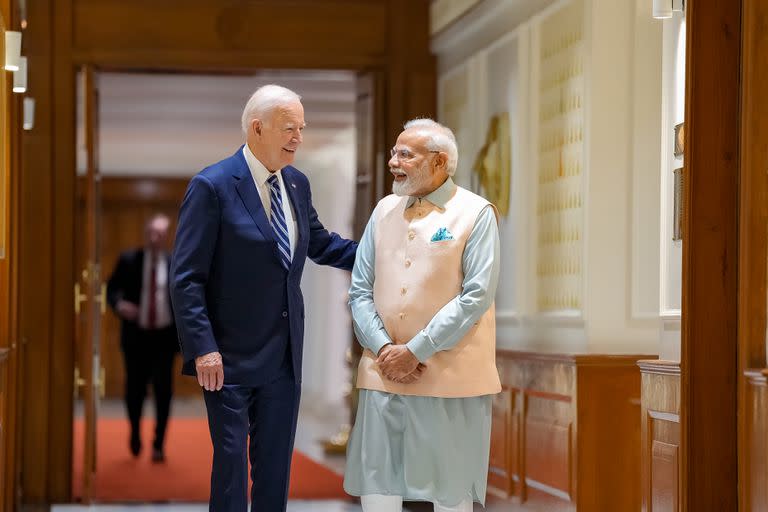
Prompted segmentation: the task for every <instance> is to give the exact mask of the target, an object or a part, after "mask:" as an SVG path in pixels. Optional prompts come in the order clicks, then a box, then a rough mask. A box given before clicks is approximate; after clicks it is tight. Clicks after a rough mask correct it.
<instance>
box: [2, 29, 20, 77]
mask: <svg viewBox="0 0 768 512" xmlns="http://www.w3.org/2000/svg"><path fill="white" fill-rule="evenodd" d="M20 59H21V32H14V31H12V30H6V31H5V69H7V70H8V71H16V70H18V69H19V60H20Z"/></svg>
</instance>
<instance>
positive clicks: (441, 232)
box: [430, 228, 453, 242]
mask: <svg viewBox="0 0 768 512" xmlns="http://www.w3.org/2000/svg"><path fill="white" fill-rule="evenodd" d="M445 240H453V234H452V233H451V232H450V231H448V228H440V229H438V230H437V231H435V234H434V235H432V238H431V239H430V242H442V241H445Z"/></svg>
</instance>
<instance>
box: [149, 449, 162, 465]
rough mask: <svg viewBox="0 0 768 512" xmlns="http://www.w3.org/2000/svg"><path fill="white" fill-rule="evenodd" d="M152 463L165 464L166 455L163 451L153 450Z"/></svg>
mask: <svg viewBox="0 0 768 512" xmlns="http://www.w3.org/2000/svg"><path fill="white" fill-rule="evenodd" d="M152 462H155V463H161V462H165V454H164V453H163V450H160V449H157V448H153V449H152Z"/></svg>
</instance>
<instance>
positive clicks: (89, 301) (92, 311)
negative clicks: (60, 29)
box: [74, 66, 106, 503]
mask: <svg viewBox="0 0 768 512" xmlns="http://www.w3.org/2000/svg"><path fill="white" fill-rule="evenodd" d="M80 80H81V81H82V84H81V85H82V89H81V90H82V94H83V96H82V110H81V115H82V119H83V126H84V134H83V139H82V142H83V143H84V149H85V155H86V158H85V163H86V166H85V167H86V173H85V215H84V218H83V220H84V222H83V224H82V225H81V226H78V232H77V235H76V238H80V240H79V245H80V246H81V247H83V248H84V254H83V258H81V260H84V264H82V267H81V269H80V270H79V275H77V276H75V313H76V315H77V317H78V318H77V321H76V322H75V325H76V326H77V332H76V339H77V351H78V353H77V365H76V367H75V389H76V391H77V392H78V393H79V396H80V397H81V398H82V411H83V427H84V428H83V430H82V447H83V450H82V452H81V453H75V454H74V456H75V457H82V459H81V460H82V463H83V472H82V482H81V484H82V500H83V502H84V503H91V502H92V501H93V498H94V495H95V475H96V425H97V422H96V420H97V417H98V409H99V407H98V406H99V398H100V394H101V389H102V387H103V382H104V379H103V375H102V371H101V361H100V345H101V322H102V316H103V315H104V313H105V309H106V287H105V284H104V282H103V280H102V271H101V260H100V254H101V174H100V173H99V165H98V117H99V96H98V89H97V84H96V72H95V70H94V69H93V67H91V66H84V67H83V68H82V69H81V72H80Z"/></svg>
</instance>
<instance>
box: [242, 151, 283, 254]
mask: <svg viewBox="0 0 768 512" xmlns="http://www.w3.org/2000/svg"><path fill="white" fill-rule="evenodd" d="M240 157H241V158H242V167H243V169H241V172H240V173H239V174H238V175H236V176H235V179H236V180H237V183H236V184H235V188H236V189H237V193H238V195H239V196H240V199H241V200H242V201H243V204H244V205H245V209H246V210H248V213H249V214H250V216H251V219H253V222H255V223H256V226H257V227H258V228H259V231H261V234H262V235H264V238H266V239H267V240H274V236H273V233H272V226H270V225H269V220H268V219H267V214H266V212H265V211H264V205H263V204H262V202H261V197H260V196H259V191H258V190H256V184H255V183H254V182H253V177H252V176H251V171H250V170H248V164H246V163H245V158H243V156H242V153H240ZM243 170H244V171H245V172H242V171H243Z"/></svg>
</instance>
